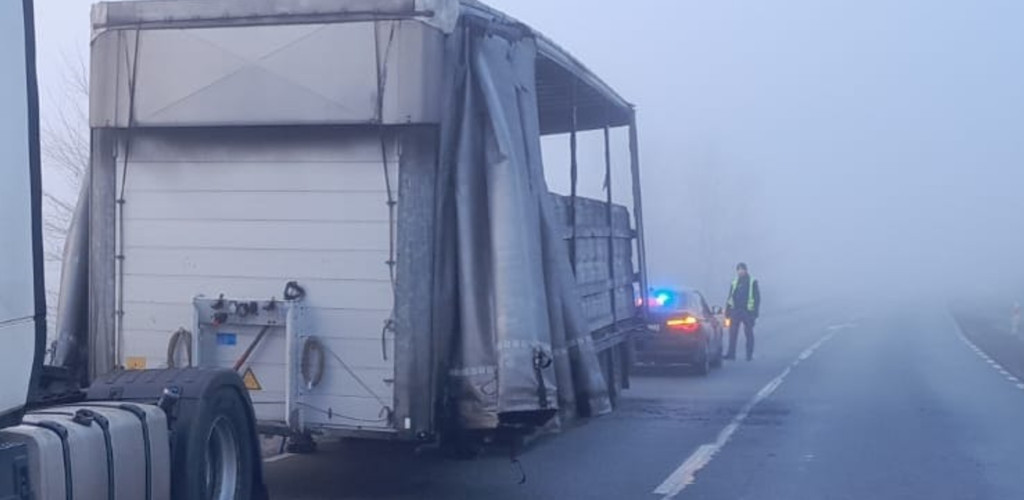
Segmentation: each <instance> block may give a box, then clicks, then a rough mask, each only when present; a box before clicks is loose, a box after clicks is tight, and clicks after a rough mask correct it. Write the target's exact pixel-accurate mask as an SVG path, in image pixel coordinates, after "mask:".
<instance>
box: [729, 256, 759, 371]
mask: <svg viewBox="0 0 1024 500" xmlns="http://www.w3.org/2000/svg"><path fill="white" fill-rule="evenodd" d="M760 311H761V290H760V288H758V286H757V280H756V279H754V278H752V277H751V276H750V273H748V272H747V265H746V264H744V263H742V262H740V263H739V264H737V265H736V279H734V280H733V281H732V286H731V287H729V300H728V301H726V304H725V317H726V318H729V352H728V353H727V354H726V355H725V359H736V341H737V337H738V336H739V333H740V324H742V325H743V335H744V336H745V337H746V341H747V342H746V347H747V361H750V360H752V359H754V322H755V321H757V316H758V314H759V313H760Z"/></svg>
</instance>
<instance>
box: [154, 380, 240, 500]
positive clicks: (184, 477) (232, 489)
mask: <svg viewBox="0 0 1024 500" xmlns="http://www.w3.org/2000/svg"><path fill="white" fill-rule="evenodd" d="M245 403H246V401H245V399H243V398H242V396H241V394H239V393H238V392H237V391H236V390H235V388H233V387H220V388H218V389H215V390H214V391H212V393H211V394H210V396H209V404H207V405H203V406H202V407H201V408H199V411H198V412H197V413H196V415H195V416H194V417H193V420H192V424H191V425H190V429H189V434H190V435H189V436H188V438H187V440H186V443H185V449H184V450H182V451H183V453H181V455H178V454H177V453H175V455H176V456H175V460H174V461H175V469H176V473H175V475H174V476H175V477H173V478H172V481H171V490H172V496H173V497H174V498H196V499H202V500H207V499H209V500H241V499H243V498H252V497H253V477H254V476H255V473H254V469H255V468H256V466H257V464H256V463H254V460H253V457H254V456H255V455H256V452H257V450H254V449H253V447H254V445H255V442H254V441H253V440H252V439H249V438H248V436H250V435H252V434H253V433H254V432H253V429H252V428H251V426H250V423H249V420H248V418H247V415H246V408H245ZM182 458H184V463H182V462H180V461H179V460H180V459H182Z"/></svg>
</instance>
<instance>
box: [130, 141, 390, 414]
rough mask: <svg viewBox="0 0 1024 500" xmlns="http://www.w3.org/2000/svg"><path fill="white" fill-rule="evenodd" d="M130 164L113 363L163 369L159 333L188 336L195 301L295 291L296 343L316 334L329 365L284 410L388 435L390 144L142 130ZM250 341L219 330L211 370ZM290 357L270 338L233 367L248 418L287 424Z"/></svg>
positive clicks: (241, 330)
mask: <svg viewBox="0 0 1024 500" xmlns="http://www.w3.org/2000/svg"><path fill="white" fill-rule="evenodd" d="M382 145H383V146H382ZM382 148H383V149H382ZM120 149H121V151H122V154H123V151H124V141H123V140H122V145H121V148H120ZM128 151H129V160H128V162H127V165H124V164H123V163H119V164H118V168H117V186H118V189H119V190H120V189H121V188H122V187H123V192H124V195H123V199H124V203H123V204H122V207H123V209H122V213H121V214H120V216H119V217H118V221H119V224H118V231H117V234H118V235H119V241H118V245H117V247H118V248H119V249H120V251H121V252H123V259H122V260H121V262H122V264H121V269H120V271H119V273H120V274H119V279H118V297H119V300H120V301H122V303H123V307H122V309H123V314H122V316H121V323H120V328H121V335H120V338H121V339H122V340H121V342H122V345H121V349H120V352H121V353H122V356H121V358H122V359H121V362H122V363H127V362H128V361H129V360H130V359H132V360H134V363H132V364H133V365H134V366H138V360H139V358H141V359H144V360H145V365H147V366H150V367H155V366H162V365H164V364H166V363H167V350H168V345H167V344H168V341H169V339H170V336H171V334H172V333H173V332H174V331H175V330H177V329H178V328H182V327H185V328H188V329H194V325H195V321H196V317H195V314H196V313H195V312H194V311H195V310H194V308H193V299H194V298H195V297H196V296H200V295H202V296H206V297H208V298H216V297H218V296H219V295H221V294H224V295H225V296H226V297H231V298H243V299H253V300H256V299H258V300H261V301H267V300H270V299H271V298H276V299H277V300H281V299H282V295H283V291H284V287H285V284H286V283H287V282H289V281H298V282H299V283H300V284H301V285H302V287H303V288H304V289H305V290H306V294H307V295H306V297H305V299H304V300H303V301H302V308H303V320H302V325H304V326H303V328H304V329H303V330H302V331H301V332H297V334H299V335H303V336H311V335H312V336H315V337H317V338H318V339H319V340H320V341H321V343H322V345H323V346H324V352H325V358H326V359H325V377H324V381H323V383H322V385H321V386H319V387H317V389H316V391H314V392H313V393H310V394H307V395H304V396H303V397H301V398H298V399H297V400H296V407H298V408H299V410H301V411H303V412H304V413H306V414H308V418H306V419H305V420H306V421H307V422H309V421H313V422H316V421H321V420H322V421H323V425H325V426H326V427H339V428H346V427H349V426H351V427H359V428H381V429H385V428H387V427H388V426H389V422H388V421H387V418H385V417H387V416H389V413H390V412H391V411H392V410H391V408H393V407H394V387H393V386H394V379H395V364H394V359H395V356H394V339H393V338H392V337H393V336H392V335H388V334H387V332H386V331H385V329H384V326H385V324H387V323H388V322H389V321H390V320H391V319H392V308H393V304H394V289H393V285H392V281H391V278H392V270H391V269H390V266H389V261H391V260H393V256H392V249H391V247H392V245H391V243H390V242H391V239H392V237H393V236H394V234H395V227H394V225H393V224H394V222H393V220H392V217H391V210H390V209H389V207H388V202H389V200H397V197H398V163H399V156H398V150H397V147H396V141H395V139H393V138H389V137H387V136H385V137H384V138H382V136H381V134H380V132H379V130H374V129H367V128H363V129H354V128H319V129H315V130H312V129H310V130H305V131H302V132H300V133H296V131H295V130H294V129H293V130H290V131H281V132H280V133H276V132H274V131H272V130H270V129H249V128H218V129H191V130H188V131H183V130H179V131H172V132H168V131H158V132H150V131H139V132H137V133H136V135H135V136H134V137H132V138H131V143H130V144H129V146H128ZM383 155H386V157H387V161H388V168H387V169H385V164H384V156H383ZM119 161H123V158H121V159H119ZM386 170H387V173H388V176H387V179H386V178H385V171H386ZM389 191H390V193H389ZM201 320H202V319H201ZM258 331H259V328H258V327H254V326H244V327H239V326H228V325H225V326H224V328H223V331H218V332H217V334H218V339H219V338H220V336H223V338H224V339H230V340H225V341H224V342H223V343H221V342H216V343H215V344H216V346H215V347H214V348H213V349H214V351H215V354H213V358H212V359H214V361H213V362H214V363H215V364H218V365H220V366H225V367H231V366H232V365H233V364H234V361H236V360H237V359H239V358H240V357H241V356H242V353H243V352H244V351H245V349H246V347H248V346H249V344H250V343H251V342H253V340H254V339H255V338H256V335H257V333H258ZM195 333H196V334H198V332H195ZM288 358H289V350H288V348H287V344H286V335H285V331H284V328H283V327H282V328H278V327H275V328H274V329H272V330H271V331H270V332H269V333H268V334H267V335H266V336H265V338H264V339H263V340H262V341H261V342H260V343H259V345H258V346H257V348H256V349H255V350H254V351H253V354H252V356H251V357H250V358H249V361H248V362H247V363H246V364H245V367H246V368H251V369H252V371H253V373H254V375H255V377H256V378H257V380H258V383H259V385H260V389H259V390H256V391H253V392H252V399H253V402H254V404H255V408H256V415H257V418H259V419H260V420H263V421H276V422H284V421H285V420H287V416H286V415H285V411H286V407H285V400H286V394H287V392H288V391H287V387H288V385H287V384H288V375H287V371H286V370H287V360H288ZM197 359H198V353H197Z"/></svg>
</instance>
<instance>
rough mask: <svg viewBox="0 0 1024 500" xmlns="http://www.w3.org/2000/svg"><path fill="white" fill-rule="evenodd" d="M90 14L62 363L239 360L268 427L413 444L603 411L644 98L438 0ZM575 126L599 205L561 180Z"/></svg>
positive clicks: (628, 316)
mask: <svg viewBox="0 0 1024 500" xmlns="http://www.w3.org/2000/svg"><path fill="white" fill-rule="evenodd" d="M93 29H94V32H93V41H92V75H91V76H92V78H91V110H90V121H91V127H92V145H93V151H92V165H91V171H90V172H89V175H88V177H87V182H86V185H85V186H84V188H83V192H82V196H81V200H80V202H79V208H78V214H77V216H76V218H75V221H76V227H75V228H74V229H73V231H72V234H73V235H75V236H76V237H75V238H71V239H69V246H68V249H67V251H66V258H65V265H66V266H67V267H66V268H65V273H66V276H65V279H64V280H63V284H62V290H61V301H60V303H61V309H60V312H59V320H58V330H59V339H58V346H57V351H56V353H57V355H56V356H55V363H56V364H60V365H64V366H67V367H69V368H72V369H73V370H75V371H76V373H77V374H78V375H79V377H80V378H81V379H82V380H83V381H85V382H88V381H89V380H92V379H95V378H96V377H97V376H98V375H100V374H102V373H104V372H106V371H109V370H110V369H115V368H123V369H130V370H132V369H134V370H143V369H150V368H161V367H168V366H172V367H173V366H179V367H180V366H185V365H195V366H216V367H226V368H233V369H235V370H237V371H238V372H239V373H240V374H243V375H244V379H245V381H246V385H247V387H248V388H249V390H250V395H251V398H252V401H253V404H254V409H255V414H256V416H257V418H258V419H259V421H260V423H261V429H262V430H263V431H264V432H268V433H281V434H285V435H300V436H309V435H314V436H317V435H328V436H345V437H365V438H374V439H400V440H410V441H432V440H434V439H436V438H439V437H444V436H445V435H447V434H449V433H451V434H458V433H462V432H464V431H485V432H486V431H493V430H495V429H507V428H513V429H518V430H523V431H524V432H529V431H530V430H533V429H536V428H537V427H540V426H544V425H549V424H551V422H558V421H564V420H566V419H572V418H576V417H585V416H591V415H598V414H601V413H604V412H607V411H609V410H610V409H611V406H612V404H613V402H614V399H615V396H616V395H617V393H618V391H619V390H620V388H621V387H623V386H627V385H628V368H629V364H630V358H631V351H630V347H631V342H630V339H631V335H632V333H633V332H636V331H641V330H642V329H643V328H644V324H645V322H644V320H643V319H644V315H645V311H644V306H643V305H644V304H646V300H641V297H640V296H639V294H640V293H641V291H642V290H647V287H646V277H645V264H644V245H643V241H644V240H643V224H642V221H643V219H642V213H641V196H640V195H641V193H640V181H639V164H638V152H637V134H636V121H635V113H634V110H633V108H632V106H631V105H630V104H628V103H627V102H626V101H625V100H624V99H622V98H621V97H620V96H619V95H618V94H617V93H615V92H614V91H613V90H612V89H611V88H610V87H609V86H607V85H606V84H605V83H603V82H602V81H601V80H600V79H598V78H597V77H596V76H595V75H594V74H592V73H591V72H590V71H588V70H587V69H586V68H585V67H584V66H583V65H582V64H580V63H579V62H578V61H577V60H576V59H574V58H573V57H572V56H570V55H569V54H567V53H566V52H565V51H563V50H562V49H560V48H559V47H558V46H557V45H555V44H554V43H552V42H551V41H550V40H548V39H546V38H544V37H543V36H541V35H539V34H538V33H536V32H535V31H533V30H532V29H531V28H529V27H528V26H525V25H523V24H521V23H519V22H517V21H515V20H513V19H511V18H508V17H507V16H505V15H503V14H501V13H499V12H497V11H495V10H493V9H490V8H488V7H486V6H484V5H482V4H479V3H477V2H470V1H463V2H457V1H453V0H434V1H426V0H415V1H414V0H389V1H383V2H381V1H371V0H344V1H342V0H301V1H300V0H273V1H265V2H250V1H247V0H215V1H202V2H199V1H165V0H156V1H128V2H112V3H100V4H98V5H96V6H95V7H94V8H93ZM619 127H628V129H629V139H630V141H629V142H630V143H629V148H630V158H631V161H630V165H629V168H630V178H631V181H632V186H631V187H630V189H631V191H629V192H631V195H632V199H633V206H632V207H630V208H631V210H632V214H630V209H628V208H627V207H625V206H622V205H617V204H613V203H612V189H613V186H611V182H610V180H611V178H612V176H611V169H612V162H611V155H610V153H609V150H608V148H610V147H611V146H610V140H609V134H610V130H612V129H615V128H619ZM588 130H589V131H594V130H596V131H600V130H603V131H604V134H605V135H604V137H605V143H604V145H605V155H604V158H605V165H604V170H605V176H606V177H605V178H606V180H607V181H606V183H607V187H606V194H607V197H606V199H604V200H593V199H585V198H582V197H580V196H577V194H576V193H577V190H576V182H577V180H576V179H577V177H578V172H577V169H578V166H577V158H576V134H577V133H578V132H581V131H588ZM556 134H565V135H568V136H569V140H570V141H571V143H572V147H571V148H570V150H571V159H570V161H569V164H570V165H571V166H570V169H571V172H570V175H571V178H572V179H573V181H572V192H571V193H570V194H569V195H568V196H559V195H555V194H552V193H550V192H549V191H548V188H547V186H546V182H545V177H544V170H543V158H542V154H541V137H542V136H546V135H556ZM614 188H615V189H620V187H619V186H614ZM638 304H639V305H638Z"/></svg>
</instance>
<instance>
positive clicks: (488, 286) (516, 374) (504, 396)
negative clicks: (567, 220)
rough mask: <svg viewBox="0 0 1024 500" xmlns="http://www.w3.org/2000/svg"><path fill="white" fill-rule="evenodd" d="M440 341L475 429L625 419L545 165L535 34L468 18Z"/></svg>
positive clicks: (452, 75) (438, 301)
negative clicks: (611, 395) (613, 399)
mask: <svg viewBox="0 0 1024 500" xmlns="http://www.w3.org/2000/svg"><path fill="white" fill-rule="evenodd" d="M447 43H448V46H447V49H446V50H447V52H446V65H447V67H446V68H445V69H446V75H447V77H448V79H449V80H448V82H447V83H448V85H447V86H446V87H447V90H448V94H447V97H446V103H445V108H444V109H445V110H446V116H445V117H444V118H443V120H442V125H441V152H440V171H439V174H440V175H439V181H438V196H437V200H438V201H437V202H438V207H437V210H438V212H437V214H438V221H437V226H436V228H437V229H436V230H437V231H438V234H437V238H436V240H435V241H436V242H437V244H438V249H437V250H438V251H437V252H436V254H435V255H437V256H438V259H437V262H436V268H435V280H436V281H435V292H436V293H435V297H434V307H433V309H434V311H433V312H434V332H435V339H436V340H437V341H438V342H439V346H438V351H439V352H437V353H436V354H437V356H438V358H437V359H438V361H439V362H440V366H442V367H445V368H444V369H445V370H446V372H447V373H446V374H447V379H446V381H447V388H446V389H447V390H446V392H447V397H448V401H449V402H450V403H453V406H452V407H451V408H450V409H451V411H452V412H453V413H454V415H453V416H455V417H456V418H457V423H458V424H459V426H460V427H462V428H465V429H490V428H495V427H498V426H499V425H505V424H527V425H542V424H544V423H545V422H546V421H547V420H548V419H550V418H551V417H552V416H553V415H555V414H561V415H563V416H571V415H575V414H579V415H595V414H600V413H604V412H607V411H609V410H610V409H611V406H610V403H609V399H608V393H607V386H606V384H605V381H604V377H603V375H602V373H601V369H600V365H599V363H598V360H597V355H596V352H595V350H594V345H593V342H592V337H591V334H590V332H589V330H588V325H587V320H586V317H585V315H584V312H583V308H582V304H581V300H580V296H579V293H578V292H577V290H576V284H575V279H574V276H573V273H572V270H571V267H570V263H569V255H568V250H567V244H566V242H565V240H564V239H563V237H562V233H561V232H560V231H559V227H560V222H559V221H557V220H556V218H557V215H556V211H555V207H554V204H553V200H552V197H551V196H550V195H549V193H548V189H547V186H546V184H545V180H544V172H543V165H542V163H541V153H540V151H541V147H540V134H539V117H538V110H537V94H536V83H535V82H536V78H535V74H534V72H535V69H534V68H535V64H536V58H537V46H536V42H535V40H534V38H533V37H532V36H531V35H530V32H529V30H528V29H526V28H524V27H520V26H517V25H508V24H499V23H497V22H488V21H487V20H483V19H481V18H477V17H473V16H463V17H462V21H461V22H460V26H459V28H458V29H456V31H455V33H453V34H452V35H450V36H449V37H448V42H447Z"/></svg>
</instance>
